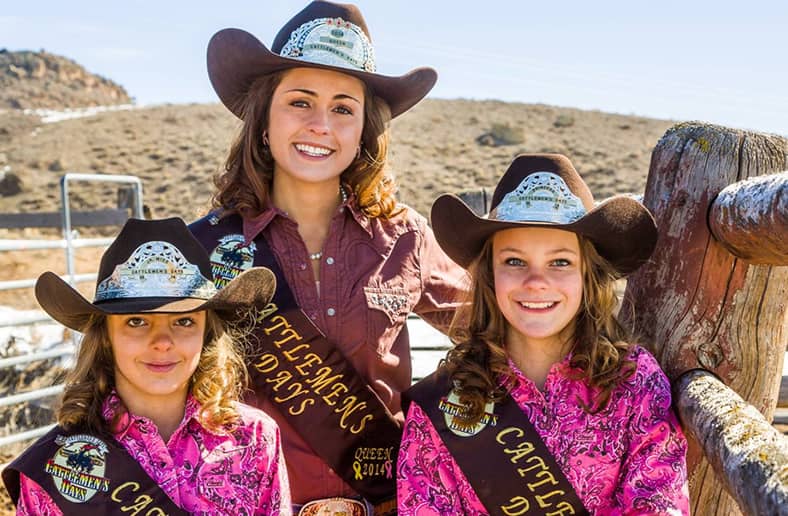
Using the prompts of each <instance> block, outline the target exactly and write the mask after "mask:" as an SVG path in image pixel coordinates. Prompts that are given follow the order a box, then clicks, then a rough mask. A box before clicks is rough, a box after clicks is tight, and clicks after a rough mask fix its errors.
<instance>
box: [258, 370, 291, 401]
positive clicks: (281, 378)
mask: <svg viewBox="0 0 788 516" xmlns="http://www.w3.org/2000/svg"><path fill="white" fill-rule="evenodd" d="M291 378H293V373H291V372H290V371H288V370H287V369H282V370H281V371H279V372H277V373H276V376H274V377H273V378H266V379H265V382H266V383H272V384H274V392H277V391H279V388H280V387H281V386H282V384H285V383H287V382H288V381H289V380H290V379H291ZM280 403H281V402H280Z"/></svg>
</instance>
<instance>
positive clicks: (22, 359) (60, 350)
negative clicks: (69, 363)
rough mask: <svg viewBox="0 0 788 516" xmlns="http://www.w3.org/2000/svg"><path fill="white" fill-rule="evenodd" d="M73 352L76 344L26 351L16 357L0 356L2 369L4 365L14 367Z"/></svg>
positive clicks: (0, 367)
mask: <svg viewBox="0 0 788 516" xmlns="http://www.w3.org/2000/svg"><path fill="white" fill-rule="evenodd" d="M61 344H62V342H61ZM73 354H74V346H70V345H66V346H59V347H57V348H52V349H48V350H46V351H39V352H38V353H26V354H24V355H18V356H14V357H6V358H0V369H2V368H4V367H13V366H16V365H19V364H26V363H28V362H37V361H39V360H46V359H48V358H59V357H64V356H66V355H73Z"/></svg>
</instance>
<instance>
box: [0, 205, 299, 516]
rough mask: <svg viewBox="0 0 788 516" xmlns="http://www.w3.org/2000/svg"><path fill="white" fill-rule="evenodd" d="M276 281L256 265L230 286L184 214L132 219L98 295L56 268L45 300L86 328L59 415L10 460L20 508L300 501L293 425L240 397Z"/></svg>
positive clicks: (44, 280) (10, 480) (214, 506)
mask: <svg viewBox="0 0 788 516" xmlns="http://www.w3.org/2000/svg"><path fill="white" fill-rule="evenodd" d="M274 286H275V280H274V278H273V275H272V274H271V272H270V271H269V270H268V269H264V268H254V269H251V270H249V271H246V273H245V274H243V275H241V276H239V277H238V278H236V279H235V280H234V281H232V282H230V283H229V284H227V285H226V286H225V288H224V289H222V290H221V291H218V290H217V289H216V287H215V286H214V284H213V280H212V278H211V268H210V261H209V258H208V255H207V254H206V253H205V251H204V250H203V249H202V247H201V246H200V244H199V242H197V240H196V239H195V238H194V237H193V236H192V235H191V233H190V232H189V230H188V228H187V227H186V225H185V224H184V222H183V221H182V220H180V219H177V218H173V219H165V220H156V221H145V220H136V219H131V220H129V221H128V222H127V223H126V225H125V226H124V227H123V229H122V230H121V232H120V234H119V235H118V237H117V238H116V240H115V241H114V242H113V244H112V245H111V246H110V247H109V248H108V249H107V251H106V252H105V254H104V256H103V257H102V261H101V266H100V270H99V273H98V282H97V285H96V294H95V298H94V301H93V302H89V301H88V300H87V299H85V298H84V297H83V296H82V295H81V294H80V293H79V292H77V291H76V290H74V289H73V288H72V287H70V286H69V285H68V284H67V283H65V282H64V281H63V280H62V279H60V277H58V276H57V275H55V274H53V273H51V272H47V273H44V274H43V275H42V276H41V277H40V278H39V279H38V282H37V284H36V297H37V299H38V301H39V304H40V305H41V306H42V308H43V309H44V310H45V311H46V312H47V313H49V314H50V315H51V316H52V317H53V318H54V319H55V320H57V321H59V322H61V323H62V324H64V325H65V326H67V327H69V328H71V329H73V330H76V331H78V332H80V333H82V334H83V338H82V340H81V343H80V345H79V349H78V352H77V356H76V365H75V367H74V369H73V370H72V371H71V372H70V373H69V374H68V376H67V378H66V382H65V388H64V392H63V397H62V403H61V406H60V407H59V409H58V410H57V413H56V416H57V426H56V427H55V428H54V429H53V430H52V431H50V432H49V433H48V434H47V435H45V436H44V437H42V438H41V439H39V440H38V441H37V442H36V443H35V444H34V445H33V446H31V447H30V448H29V449H28V450H27V451H25V452H24V453H23V454H22V455H21V456H20V457H18V458H17V459H16V460H15V461H14V462H13V463H12V464H11V465H10V466H9V467H8V468H6V470H4V472H3V480H4V482H5V483H6V487H7V488H8V491H9V493H10V494H11V495H12V498H13V499H14V501H15V503H16V506H17V514H23V515H27V514H30V515H33V514H35V515H60V514H65V515H68V514H87V513H89V511H91V510H92V509H93V508H95V509H96V510H98V512H97V513H99V514H116V513H117V514H124V513H127V512H129V511H132V512H133V511H135V510H136V511H142V510H143V509H144V510H145V512H144V513H145V514H231V513H237V514H282V515H284V514H290V495H289V487H288V481H287V474H286V470H285V464H284V458H283V455H282V450H281V444H280V435H279V429H278V427H277V425H276V423H275V422H274V421H273V420H272V419H271V418H270V417H269V416H268V415H266V414H265V413H263V412H262V411H260V410H258V409H255V408H252V407H249V406H247V405H244V404H242V403H240V402H239V399H240V396H241V390H242V389H243V388H244V385H245V384H246V370H245V366H244V363H243V358H242V356H241V351H240V341H241V340H242V339H243V334H244V325H245V323H246V321H247V320H249V322H250V323H251V322H252V320H253V319H252V318H253V317H254V314H256V313H257V311H259V310H262V309H263V308H264V307H265V305H266V304H267V303H268V302H269V300H270V299H271V296H272V294H273V290H274Z"/></svg>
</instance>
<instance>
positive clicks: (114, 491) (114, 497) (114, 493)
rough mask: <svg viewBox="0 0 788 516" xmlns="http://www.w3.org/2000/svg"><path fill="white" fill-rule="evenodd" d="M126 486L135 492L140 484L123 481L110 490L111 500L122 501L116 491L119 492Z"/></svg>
mask: <svg viewBox="0 0 788 516" xmlns="http://www.w3.org/2000/svg"><path fill="white" fill-rule="evenodd" d="M127 487H129V488H131V491H132V492H137V491H138V490H139V488H140V485H139V484H138V483H137V482H124V483H123V484H121V485H119V486H118V487H116V488H115V489H114V490H113V491H112V494H111V495H110V498H112V500H113V501H115V502H118V503H120V502H122V501H123V500H121V499H120V498H119V497H118V493H120V492H121V491H122V490H123V489H126V488H127Z"/></svg>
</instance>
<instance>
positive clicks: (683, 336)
mask: <svg viewBox="0 0 788 516" xmlns="http://www.w3.org/2000/svg"><path fill="white" fill-rule="evenodd" d="M786 170H788V140H786V139H785V138H782V137H779V136H775V135H763V134H757V133H752V132H745V131H737V130H732V129H727V128H723V127H716V126H712V125H708V124H700V123H690V124H680V125H677V126H674V127H672V128H671V129H669V130H668V131H667V132H666V133H665V135H664V136H663V137H662V139H661V140H660V141H659V142H658V143H657V146H656V147H655V149H654V152H653V154H652V158H651V166H650V170H649V176H648V180H647V184H646V191H645V195H644V200H643V202H644V203H645V204H646V206H647V207H648V208H649V209H650V210H651V211H652V213H654V216H655V218H656V220H657V226H658V227H659V231H660V234H659V239H658V242H657V248H656V250H655V252H654V256H653V257H652V261H651V262H650V263H649V264H648V265H646V266H645V267H643V268H641V269H640V270H638V271H637V272H636V273H635V274H633V275H632V276H631V277H630V278H629V280H628V282H627V290H626V293H625V295H624V306H623V307H622V310H621V314H622V317H623V318H624V319H625V320H627V321H628V322H629V324H630V325H631V326H633V327H634V329H635V331H636V332H637V333H639V334H640V335H642V336H643V337H644V341H645V342H646V343H650V344H651V345H652V346H653V347H652V351H653V352H654V354H655V356H656V357H657V358H658V360H659V361H660V364H661V365H662V368H663V369H664V370H665V372H666V373H667V374H668V376H669V377H670V378H671V380H672V382H673V383H674V389H675V390H676V400H675V401H676V403H677V406H678V407H679V414H680V417H681V420H682V424H683V426H684V428H685V431H686V433H687V435H688V437H689V441H690V449H689V454H688V465H689V468H690V496H691V500H692V511H693V514H698V515H720V516H722V515H725V516H728V515H731V514H741V513H742V512H741V511H744V512H745V513H747V514H788V504H783V506H782V507H780V508H779V509H778V510H775V511H769V510H767V511H766V512H761V510H760V507H761V506H760V505H758V503H759V502H764V503H766V501H765V500H766V499H768V500H783V499H784V498H781V497H782V496H784V491H785V489H786V485H788V475H787V474H786V471H788V463H786V462H785V457H788V438H786V437H785V436H782V435H779V434H778V435H777V436H775V437H774V439H773V440H772V441H769V442H770V446H771V447H770V448H768V450H770V451H769V453H771V454H772V455H771V457H767V456H765V455H763V454H758V453H755V454H749V455H747V459H746V460H747V461H751V460H755V461H756V462H759V465H758V468H760V469H758V468H756V469H758V471H761V472H762V473H763V474H762V475H756V474H746V472H742V471H740V470H738V469H737V468H736V467H735V465H732V464H729V463H728V461H732V462H736V461H740V460H743V459H742V458H741V457H743V455H742V450H744V449H747V450H752V449H754V448H757V447H758V446H760V444H762V443H763V441H762V439H763V438H764V437H765V436H767V432H769V434H768V435H771V433H770V432H771V428H772V427H770V426H769V425H768V423H766V422H767V421H772V419H773V416H774V411H775V406H776V404H777V399H778V393H779V389H780V379H781V376H782V368H783V362H784V356H785V350H786V329H787V324H786V323H787V321H788V319H787V318H786V316H787V315H788V313H787V312H786V304H788V267H784V266H783V265H786V264H788V253H786V235H788V214H786V192H788V176H787V175H786V174H785V172H784V171H786ZM729 187H730V188H729ZM726 188H727V189H726ZM694 369H701V370H703V369H705V370H707V371H710V372H712V373H714V375H715V376H716V377H718V378H719V379H720V382H719V383H718V384H713V383H712V382H709V381H708V380H707V379H706V378H707V377H705V376H702V375H701V376H699V377H697V378H696V377H695V376H692V377H689V378H688V377H683V376H682V375H683V374H684V373H686V372H687V371H690V370H694ZM696 382H698V383H696ZM699 384H702V385H703V389H701V388H696V385H699ZM725 386H727V387H725ZM699 393H701V394H699ZM702 393H706V394H708V395H710V394H711V393H714V396H715V397H714V399H713V401H712V400H711V399H703V394H702ZM750 406H751V407H750ZM732 407H736V409H735V410H734V409H732ZM742 429H749V430H751V432H749V433H748V432H744V431H742ZM765 450H766V449H764V451H765ZM771 460H775V461H777V462H776V463H774V464H771V465H770V463H769V461H771ZM740 464H743V462H741V463H740ZM748 467H749V466H748ZM770 467H774V468H777V469H780V468H781V471H782V473H781V475H777V476H769V475H767V472H768V471H771V470H770V469H769V468H770ZM731 468H732V469H731ZM746 471H751V470H750V469H746ZM765 476H768V477H769V479H768V482H767V483H766V484H765V485H764V484H763V482H764V477H765ZM731 496H732V497H731ZM755 498H763V499H764V500H755Z"/></svg>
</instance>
